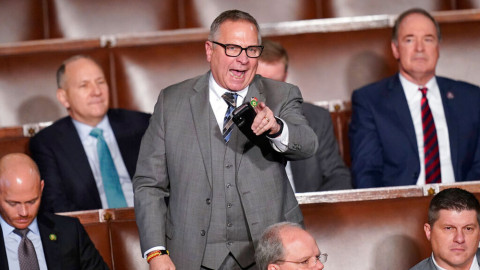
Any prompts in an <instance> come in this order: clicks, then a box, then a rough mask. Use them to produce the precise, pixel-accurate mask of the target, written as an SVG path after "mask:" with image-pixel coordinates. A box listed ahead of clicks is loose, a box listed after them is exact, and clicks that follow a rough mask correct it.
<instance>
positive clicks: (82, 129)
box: [72, 115, 110, 141]
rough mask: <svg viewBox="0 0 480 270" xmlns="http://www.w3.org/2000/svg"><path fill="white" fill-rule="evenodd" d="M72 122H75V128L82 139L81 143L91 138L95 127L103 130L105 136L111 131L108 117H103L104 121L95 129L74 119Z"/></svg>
mask: <svg viewBox="0 0 480 270" xmlns="http://www.w3.org/2000/svg"><path fill="white" fill-rule="evenodd" d="M72 122H73V125H74V126H75V128H76V129H77V132H78V136H79V137H80V140H81V141H84V140H85V139H87V138H89V137H90V132H91V131H92V129H93V128H95V127H97V128H100V129H102V130H103V132H104V134H105V132H108V130H110V129H109V126H110V122H109V120H108V116H107V115H105V116H104V117H103V119H102V121H100V123H98V124H97V126H95V127H92V126H90V125H87V124H84V123H82V122H79V121H77V120H75V119H73V118H72ZM104 136H105V135H104Z"/></svg>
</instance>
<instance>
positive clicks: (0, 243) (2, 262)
mask: <svg viewBox="0 0 480 270" xmlns="http://www.w3.org/2000/svg"><path fill="white" fill-rule="evenodd" d="M0 269H8V259H7V251H6V249H5V241H4V239H3V230H2V226H0Z"/></svg>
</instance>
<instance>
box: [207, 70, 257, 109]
mask: <svg viewBox="0 0 480 270" xmlns="http://www.w3.org/2000/svg"><path fill="white" fill-rule="evenodd" d="M208 84H209V86H210V93H211V94H213V95H215V97H216V98H218V99H220V98H222V95H223V94H224V93H225V92H232V93H235V94H237V95H239V96H240V97H241V99H242V100H243V99H245V96H246V95H247V92H248V87H249V85H247V87H245V88H243V89H242V90H240V91H230V90H227V89H225V88H223V87H221V86H220V85H219V84H218V83H217V82H216V81H215V78H213V74H212V73H211V72H210V77H209V79H208ZM237 104H238V102H237Z"/></svg>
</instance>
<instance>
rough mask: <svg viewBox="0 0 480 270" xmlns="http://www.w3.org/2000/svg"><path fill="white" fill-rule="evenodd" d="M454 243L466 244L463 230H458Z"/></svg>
mask: <svg viewBox="0 0 480 270" xmlns="http://www.w3.org/2000/svg"><path fill="white" fill-rule="evenodd" d="M454 241H455V242H457V243H463V242H465V235H464V233H463V230H458V231H457V232H456V233H455V238H454Z"/></svg>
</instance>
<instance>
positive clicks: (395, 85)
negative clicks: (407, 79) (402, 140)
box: [385, 74, 418, 155]
mask: <svg viewBox="0 0 480 270" xmlns="http://www.w3.org/2000/svg"><path fill="white" fill-rule="evenodd" d="M398 76H399V75H398V74H397V75H395V76H394V77H393V79H392V80H391V81H390V83H389V87H388V96H387V99H388V100H387V101H388V102H386V103H385V104H392V105H393V107H394V110H395V112H396V114H397V117H398V120H399V121H400V123H401V124H402V126H403V129H402V130H404V131H405V133H406V135H407V138H408V141H409V142H410V145H411V147H412V148H413V149H414V151H415V152H416V153H417V155H418V147H417V138H416V135H415V127H414V126H413V122H412V116H411V114H410V109H409V108H408V103H407V98H406V97H405V93H404V92H403V87H402V84H401V83H400V79H399V77H398Z"/></svg>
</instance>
